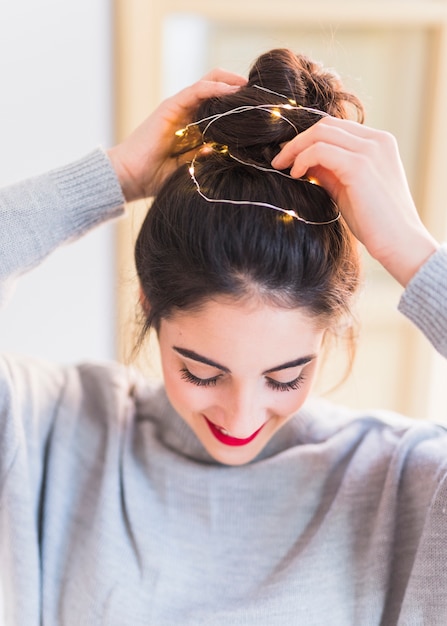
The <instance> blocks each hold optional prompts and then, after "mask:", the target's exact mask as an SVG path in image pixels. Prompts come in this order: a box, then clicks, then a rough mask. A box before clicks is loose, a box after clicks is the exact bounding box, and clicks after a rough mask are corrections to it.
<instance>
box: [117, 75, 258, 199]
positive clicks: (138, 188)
mask: <svg viewBox="0 0 447 626" xmlns="http://www.w3.org/2000/svg"><path fill="white" fill-rule="evenodd" d="M246 82H247V80H246V79H245V78H244V77H243V76H239V75H238V74H233V73H232V72H226V71H224V70H221V69H215V70H213V71H211V72H210V73H209V74H207V75H206V76H204V77H203V78H202V79H201V80H199V81H198V82H196V83H194V84H193V85H191V86H190V87H187V88H185V89H183V90H182V91H180V92H179V93H177V94H176V95H175V96H172V97H171V98H168V99H167V100H165V101H164V102H162V103H161V104H160V105H159V106H158V107H157V109H155V111H154V112H153V113H152V114H151V115H149V117H148V118H147V119H146V120H145V121H144V122H143V123H142V124H141V125H140V126H138V128H137V129H136V130H134V132H133V133H132V134H131V135H129V137H127V138H126V139H125V140H124V141H122V142H121V143H120V144H118V145H117V146H115V147H113V148H111V149H110V150H109V151H108V154H109V157H110V159H111V161H112V164H113V166H114V169H115V171H116V173H117V176H118V179H119V181H120V184H121V187H122V190H123V194H124V197H125V198H126V200H127V201H132V200H138V199H139V198H144V197H148V196H153V195H155V194H156V193H157V191H158V189H159V188H160V186H161V185H162V183H163V182H164V180H165V179H166V178H167V177H168V176H169V175H170V174H171V173H172V172H173V171H174V170H175V169H176V167H178V165H179V161H180V163H181V162H182V160H184V161H185V160H186V159H187V157H186V156H182V157H178V158H174V157H172V152H173V150H174V147H175V142H176V137H175V131H177V130H178V129H180V128H184V127H185V126H186V124H188V123H189V122H191V121H193V120H192V117H191V116H192V115H193V114H194V111H195V110H196V109H197V107H198V106H199V104H200V102H201V101H202V100H205V99H207V98H211V97H214V96H224V95H227V94H229V93H232V92H234V91H237V89H239V88H240V87H241V86H242V85H245V83H246Z"/></svg>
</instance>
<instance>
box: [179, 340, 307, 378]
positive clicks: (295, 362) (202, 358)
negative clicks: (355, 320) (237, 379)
mask: <svg viewBox="0 0 447 626" xmlns="http://www.w3.org/2000/svg"><path fill="white" fill-rule="evenodd" d="M172 349H173V350H175V351H176V352H178V353H179V354H181V355H182V356H184V357H185V358H187V359H192V360H193V361H198V362H199V363H204V364H205V365H210V366H211V367H216V368H217V369H219V370H222V371H223V372H225V373H226V374H231V371H230V369H229V368H228V367H225V365H220V363H216V361H212V360H211V359H208V358H207V357H206V356H202V355H201V354H197V352H194V351H193V350H187V349H186V348H179V347H178V346H172ZM315 356H316V355H315V354H309V355H308V356H302V357H300V358H299V359H294V360H293V361H287V363H283V364H282V365H277V366H275V367H271V368H270V369H268V370H266V371H265V372H262V374H263V375H265V374H272V373H273V372H279V371H280V370H286V369H289V368H290V367H299V366H300V365H306V363H309V362H310V361H312V360H313V359H315Z"/></svg>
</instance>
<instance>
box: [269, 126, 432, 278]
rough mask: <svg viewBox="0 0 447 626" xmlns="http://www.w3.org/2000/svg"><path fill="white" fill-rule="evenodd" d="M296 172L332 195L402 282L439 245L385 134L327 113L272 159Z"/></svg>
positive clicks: (375, 254) (368, 245)
mask: <svg viewBox="0 0 447 626" xmlns="http://www.w3.org/2000/svg"><path fill="white" fill-rule="evenodd" d="M273 165H274V167H276V168H278V169H284V168H287V167H291V168H292V170H291V174H292V176H295V177H297V178H298V177H300V176H304V175H305V174H307V175H311V176H314V177H315V178H316V179H317V180H318V181H319V182H320V184H322V185H323V187H325V188H326V190H327V191H328V193H329V194H330V195H331V196H332V197H333V198H334V200H335V202H336V203H337V204H338V206H339V208H340V211H341V212H342V214H343V217H344V218H345V220H346V222H347V223H348V225H349V227H350V228H351V230H352V232H353V233H354V235H355V236H356V237H357V239H359V241H361V242H362V243H363V244H364V245H365V247H366V249H367V250H368V252H369V253H370V254H371V256H372V257H373V258H375V259H377V260H378V261H379V262H380V263H381V264H382V265H383V266H384V267H385V269H386V270H387V271H388V272H389V273H390V274H391V275H392V276H393V277H394V278H395V279H396V280H397V281H398V282H399V283H400V284H401V285H402V286H404V287H405V286H406V285H407V283H408V282H409V280H410V279H411V278H412V277H413V276H414V275H415V273H416V272H417V271H418V269H419V268H420V267H421V266H422V265H423V263H425V261H426V260H427V259H428V258H429V257H430V256H431V255H432V254H433V253H434V252H435V251H436V250H437V248H438V244H437V242H436V241H435V239H434V238H433V237H432V236H431V234H430V233H429V232H428V231H427V229H426V228H425V226H424V225H423V224H422V222H421V220H420V218H419V215H418V213H417V210H416V208H415V205H414V202H413V199H412V197H411V193H410V190H409V188H408V183H407V179H406V176H405V172H404V169H403V166H402V162H401V159H400V156H399V151H398V148H397V144H396V140H395V139H394V137H393V136H392V135H390V134H389V133H386V132H383V131H378V130H374V129H371V128H368V127H366V126H362V125H361V124H358V123H356V122H352V121H348V120H341V119H337V118H333V117H325V118H324V119H323V120H321V121H320V122H318V123H317V124H315V125H314V126H312V127H311V128H309V129H308V130H306V131H305V132H303V133H300V134H299V135H298V136H297V137H295V138H294V139H293V140H292V141H290V142H289V143H288V144H287V145H286V146H285V147H284V148H283V150H282V151H281V152H280V154H279V155H278V156H277V157H276V158H275V159H274V160H273Z"/></svg>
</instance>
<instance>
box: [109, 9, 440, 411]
mask: <svg viewBox="0 0 447 626" xmlns="http://www.w3.org/2000/svg"><path fill="white" fill-rule="evenodd" d="M185 5H186V6H185ZM176 13H179V14H192V15H199V16H200V17H202V18H205V19H206V20H209V21H211V22H214V23H216V22H217V23H219V24H235V25H236V24H237V25H238V26H243V25H244V24H245V25H247V26H248V25H249V26H250V27H251V28H252V27H253V26H256V25H259V26H260V25H265V24H268V25H272V26H275V27H280V26H288V27H290V24H291V23H293V22H294V21H296V23H297V24H299V27H300V28H303V27H322V28H328V27H331V28H333V29H336V28H338V27H349V28H353V29H354V28H364V27H374V28H379V29H380V28H384V29H389V28H391V27H392V28H395V29H398V28H400V29H402V28H418V29H422V30H424V31H425V30H426V31H427V32H428V33H429V34H430V42H431V46H430V47H431V53H432V59H431V63H430V75H429V76H428V90H427V93H425V94H424V95H423V100H424V101H423V103H422V106H423V109H424V111H425V113H426V115H425V117H426V120H427V121H426V124H425V129H426V132H425V133H424V140H423V141H422V142H421V143H420V150H421V154H420V164H421V166H420V172H421V173H422V180H423V184H422V185H421V188H420V189H419V190H418V203H419V206H420V208H421V209H422V212H423V215H424V221H425V223H426V224H427V226H428V228H429V229H430V230H431V232H432V233H433V234H435V236H437V237H438V238H439V239H444V238H445V237H447V211H440V210H439V207H442V206H444V204H445V202H446V198H447V177H446V176H445V173H444V169H445V163H446V162H447V120H446V117H445V111H446V110H447V6H446V5H445V4H444V3H441V2H437V1H430V0H425V1H424V0H421V1H414V2H405V3H404V2H401V1H399V0H397V1H394V2H393V1H390V0H387V1H379V2H374V3H373V2H362V3H359V2H356V1H355V0H353V1H351V2H350V1H347V0H345V1H344V2H337V3H332V2H319V1H318V0H317V1H316V2H312V3H303V2H293V3H291V2H290V1H289V0H275V2H271V1H270V2H268V1H266V0H246V1H245V2H240V0H226V2H217V1H212V0H192V1H190V2H188V3H184V2H182V1H181V0H165V1H164V2H163V3H159V2H156V1H155V0H115V50H116V59H115V61H116V62H115V66H116V90H115V106H116V137H117V139H118V140H119V139H120V138H122V137H124V136H125V135H127V134H128V133H129V132H130V131H131V130H132V129H133V128H134V127H135V126H136V125H137V124H138V123H139V122H140V121H141V120H142V119H144V118H145V117H146V115H147V114H148V112H149V111H151V110H152V109H153V108H154V107H155V106H156V105H157V104H158V102H159V101H160V99H161V96H162V93H161V88H162V87H161V86H162V76H161V63H160V59H161V54H162V50H163V38H162V33H163V24H164V21H165V20H166V18H167V17H169V16H170V15H173V14H176ZM140 212H141V211H140V210H139V209H138V208H137V210H136V211H134V212H133V215H134V216H135V215H138V213H140ZM135 220H136V218H135V217H133V218H130V220H127V223H126V222H124V223H123V225H121V226H120V229H119V234H118V244H117V245H118V265H119V267H120V270H121V271H120V274H121V276H123V275H124V277H125V280H124V286H123V284H122V281H120V282H121V284H120V286H119V289H118V320H119V321H118V324H119V327H120V328H125V329H127V328H128V324H129V318H130V317H131V315H130V314H129V312H130V310H131V308H132V307H130V308H129V306H128V305H126V303H129V302H131V303H132V304H133V303H134V302H135V294H134V293H132V292H131V291H130V290H129V288H128V287H127V286H126V284H127V277H128V276H130V275H132V273H133V269H132V262H131V260H130V255H129V241H130V240H131V238H132V235H131V231H135V230H136V228H137V225H136V223H135ZM137 221H138V220H137ZM124 344H125V340H124V339H123V337H121V338H120V340H119V354H120V355H121V357H122V356H123V354H124V353H125V352H126V350H125V348H124ZM408 345H409V346H410V348H409V349H410V355H408V354H407V355H406V356H405V360H408V359H411V361H412V362H413V363H414V364H417V365H414V366H412V371H411V373H410V372H409V373H408V376H407V375H406V376H405V377H402V381H401V384H402V395H403V394H405V395H406V397H407V404H410V405H411V409H409V408H408V406H402V407H396V408H398V409H399V410H405V411H406V412H409V413H412V414H421V415H424V413H425V411H426V407H427V405H430V406H433V407H434V408H433V411H434V412H436V411H437V410H438V407H439V405H440V404H442V403H443V405H444V407H446V406H447V402H446V400H447V396H446V392H445V390H444V389H441V385H440V381H441V380H442V379H443V372H444V370H443V368H444V365H443V364H442V363H440V362H439V361H438V360H437V359H435V358H432V356H431V353H430V350H429V349H428V348H427V345H426V342H425V340H423V338H421V337H420V336H419V335H418V333H415V332H414V331H412V330H411V329H409V330H408ZM404 379H405V380H407V384H405V382H404ZM416 379H417V380H418V381H419V382H418V386H419V385H423V386H424V385H425V387H426V389H427V393H426V394H425V396H418V397H416V396H414V397H411V395H412V393H411V392H410V391H409V390H408V388H414V387H415V385H413V384H412V381H414V380H416ZM408 381H410V382H409V383H408ZM436 381H437V382H436ZM404 387H407V388H404ZM444 411H445V409H444ZM445 417H446V419H447V415H445Z"/></svg>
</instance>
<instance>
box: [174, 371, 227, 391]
mask: <svg viewBox="0 0 447 626" xmlns="http://www.w3.org/2000/svg"><path fill="white" fill-rule="evenodd" d="M180 373H181V375H182V379H183V380H186V381H187V382H188V383H192V384H193V385H197V386H198V387H212V386H214V385H215V384H216V383H217V381H218V380H219V378H221V377H222V376H223V374H218V375H217V376H211V377H210V378H199V377H198V376H194V374H192V373H191V372H190V371H189V369H187V368H186V367H182V369H181V370H180Z"/></svg>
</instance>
